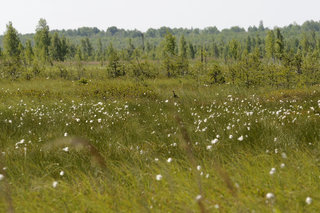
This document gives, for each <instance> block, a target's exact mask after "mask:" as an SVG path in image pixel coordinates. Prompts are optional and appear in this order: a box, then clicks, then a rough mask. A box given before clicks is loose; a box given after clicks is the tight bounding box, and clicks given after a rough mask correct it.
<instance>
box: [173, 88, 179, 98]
mask: <svg viewBox="0 0 320 213" xmlns="http://www.w3.org/2000/svg"><path fill="white" fill-rule="evenodd" d="M172 93H173V97H174V98H179V96H177V94H176V93H175V92H174V90H172Z"/></svg>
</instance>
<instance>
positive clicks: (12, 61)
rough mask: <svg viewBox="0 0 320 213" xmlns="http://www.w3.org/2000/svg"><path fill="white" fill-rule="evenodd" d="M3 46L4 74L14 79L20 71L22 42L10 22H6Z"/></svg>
mask: <svg viewBox="0 0 320 213" xmlns="http://www.w3.org/2000/svg"><path fill="white" fill-rule="evenodd" d="M3 46H4V57H5V63H4V69H3V71H4V73H3V74H4V76H7V77H11V78H12V79H16V78H18V77H19V75H20V71H21V65H22V62H21V49H22V47H21V46H22V44H21V42H20V39H19V37H18V32H17V30H16V29H15V28H14V27H13V26H12V22H9V24H7V30H6V32H5V34H4V38H3Z"/></svg>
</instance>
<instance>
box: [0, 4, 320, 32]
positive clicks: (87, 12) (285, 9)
mask: <svg viewBox="0 0 320 213" xmlns="http://www.w3.org/2000/svg"><path fill="white" fill-rule="evenodd" d="M319 8H320V1H319V0H304V1H301V0H89V1H88V0H4V1H3V2H1V7H0V34H3V33H4V32H5V30H6V24H8V22H9V21H12V23H13V26H14V27H15V28H16V29H17V30H18V32H19V33H23V34H24V33H33V32H34V31H35V28H36V26H37V23H38V21H39V19H40V18H44V19H46V20H47V23H48V25H49V27H50V29H77V28H78V27H83V26H86V27H97V28H99V29H101V30H106V29H107V28H108V27H110V26H116V27H118V28H124V29H138V30H141V31H146V30H147V29H148V28H160V27H162V26H168V27H182V28H200V29H203V28H205V27H208V26H216V27H217V28H218V29H220V30H221V29H224V28H230V27H232V26H240V27H244V28H245V29H247V28H248V27H249V26H253V25H256V26H258V25H259V22H260V20H263V23H264V26H265V27H269V28H273V27H275V26H279V27H282V26H286V25H289V24H292V23H297V24H302V23H303V22H305V21H307V20H314V21H319V20H320V12H319Z"/></svg>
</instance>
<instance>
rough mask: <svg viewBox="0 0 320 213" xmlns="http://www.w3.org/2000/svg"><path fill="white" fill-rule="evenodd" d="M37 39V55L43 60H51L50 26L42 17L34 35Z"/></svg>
mask: <svg viewBox="0 0 320 213" xmlns="http://www.w3.org/2000/svg"><path fill="white" fill-rule="evenodd" d="M34 41H35V55H36V56H37V58H38V59H39V60H40V61H42V62H44V63H45V62H50V54H49V47H50V42H51V39H50V34H49V26H48V25H47V21H46V20H45V19H40V20H39V23H38V25H37V27H36V34H35V36H34Z"/></svg>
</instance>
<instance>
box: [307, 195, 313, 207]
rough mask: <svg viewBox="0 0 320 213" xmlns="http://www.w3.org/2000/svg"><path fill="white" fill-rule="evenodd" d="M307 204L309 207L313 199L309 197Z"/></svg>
mask: <svg viewBox="0 0 320 213" xmlns="http://www.w3.org/2000/svg"><path fill="white" fill-rule="evenodd" d="M306 203H307V204H308V205H310V204H311V203H312V198H311V197H307V198H306Z"/></svg>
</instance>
